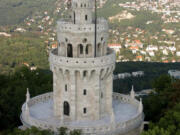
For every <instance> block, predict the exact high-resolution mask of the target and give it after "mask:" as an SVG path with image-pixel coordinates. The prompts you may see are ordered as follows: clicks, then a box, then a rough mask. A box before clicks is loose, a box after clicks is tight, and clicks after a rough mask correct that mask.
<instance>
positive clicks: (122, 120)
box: [21, 93, 144, 135]
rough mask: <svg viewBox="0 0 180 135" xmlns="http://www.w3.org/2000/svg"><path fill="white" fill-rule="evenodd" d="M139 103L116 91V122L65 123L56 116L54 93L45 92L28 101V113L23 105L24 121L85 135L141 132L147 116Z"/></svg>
mask: <svg viewBox="0 0 180 135" xmlns="http://www.w3.org/2000/svg"><path fill="white" fill-rule="evenodd" d="M138 106H139V101H138V100H136V99H132V98H131V97H130V96H128V95H122V94H119V93H113V111H114V121H113V123H112V121H111V116H105V117H104V118H102V119H100V120H95V121H73V122H66V121H61V119H60V118H57V117H55V116H54V115H53V93H46V94H43V95H40V96H37V97H33V98H31V99H30V100H29V102H28V108H29V109H28V112H29V113H27V111H26V104H25V103H24V104H23V106H22V114H21V121H22V123H23V125H24V126H25V127H31V126H35V127H38V128H41V129H50V130H53V131H57V129H58V128H60V127H67V128H69V129H71V130H73V129H80V130H81V131H82V133H83V135H139V132H140V130H141V126H142V123H143V120H144V115H143V112H142V111H139V110H138ZM137 130H138V131H137Z"/></svg>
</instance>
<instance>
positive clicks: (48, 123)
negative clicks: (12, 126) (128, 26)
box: [21, 0, 144, 135]
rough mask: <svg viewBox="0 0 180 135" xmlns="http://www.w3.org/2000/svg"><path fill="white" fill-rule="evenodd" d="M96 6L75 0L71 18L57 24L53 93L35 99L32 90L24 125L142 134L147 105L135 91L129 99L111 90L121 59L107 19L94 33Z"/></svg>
mask: <svg viewBox="0 0 180 135" xmlns="http://www.w3.org/2000/svg"><path fill="white" fill-rule="evenodd" d="M93 5H94V3H93V0H72V8H71V18H70V19H61V20H59V21H58V25H57V35H58V48H57V49H54V50H52V51H51V52H50V55H49V62H50V69H51V71H52V72H53V92H50V93H45V94H42V95H39V96H36V97H33V98H30V94H29V91H28V92H27V99H26V102H25V103H24V104H23V106H22V114H21V121H22V123H23V126H25V127H27V128H30V127H31V126H36V127H39V128H41V129H50V130H53V131H57V130H58V128H60V127H67V128H69V129H71V130H73V129H80V130H82V135H139V134H140V132H141V130H142V127H143V120H144V115H143V105H142V101H140V102H139V101H138V100H136V98H135V92H134V89H132V91H131V93H130V95H123V94H120V93H113V92H112V91H113V87H112V86H113V70H114V68H115V58H116V57H115V53H114V51H113V50H111V49H109V48H108V47H107V39H108V23H107V21H106V20H104V19H100V18H98V19H97V23H96V24H97V25H96V28H97V29H96V34H95V23H94V19H93V12H92V10H93ZM95 35H97V36H96V38H95ZM95 39H96V40H95ZM95 41H96V42H95Z"/></svg>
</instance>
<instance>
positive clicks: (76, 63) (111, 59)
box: [49, 49, 116, 70]
mask: <svg viewBox="0 0 180 135" xmlns="http://www.w3.org/2000/svg"><path fill="white" fill-rule="evenodd" d="M115 60H116V55H115V53H114V51H113V50H111V49H109V50H108V52H107V55H106V56H102V57H94V58H71V57H64V56H59V55H58V54H57V49H54V50H52V51H51V52H50V56H49V62H50V68H51V70H52V69H53V66H58V67H67V68H72V69H76V68H77V69H89V68H98V67H100V68H102V67H107V66H112V65H114V64H115Z"/></svg>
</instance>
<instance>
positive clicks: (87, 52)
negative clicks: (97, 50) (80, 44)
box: [86, 46, 89, 55]
mask: <svg viewBox="0 0 180 135" xmlns="http://www.w3.org/2000/svg"><path fill="white" fill-rule="evenodd" d="M86 54H87V55H88V54H89V48H88V46H86Z"/></svg>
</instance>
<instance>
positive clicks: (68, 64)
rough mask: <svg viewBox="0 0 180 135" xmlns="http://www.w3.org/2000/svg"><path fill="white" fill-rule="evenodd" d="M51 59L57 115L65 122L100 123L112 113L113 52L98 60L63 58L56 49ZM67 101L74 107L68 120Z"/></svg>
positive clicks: (110, 51)
mask: <svg viewBox="0 0 180 135" xmlns="http://www.w3.org/2000/svg"><path fill="white" fill-rule="evenodd" d="M49 59H50V60H49V61H50V67H51V70H52V71H53V88H54V89H53V90H54V114H55V115H56V116H58V117H60V118H62V119H64V121H74V120H98V119H101V118H102V117H103V116H105V115H108V114H109V115H110V114H111V111H112V110H111V108H112V85H113V84H112V81H113V79H112V74H113V70H114V68H115V54H114V52H113V51H112V50H110V49H109V50H108V54H107V55H106V56H103V57H96V58H69V57H63V56H58V55H57V50H53V51H52V52H51V53H50V57H49ZM84 91H86V92H85V93H86V94H84ZM64 102H67V103H69V106H70V115H69V116H68V117H64V114H63V111H64V110H63V103H64ZM83 109H86V112H87V113H84V112H83Z"/></svg>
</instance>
